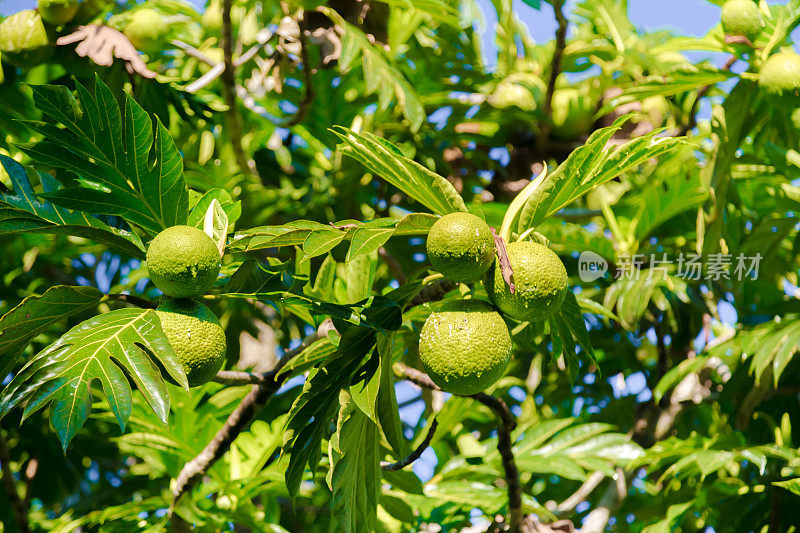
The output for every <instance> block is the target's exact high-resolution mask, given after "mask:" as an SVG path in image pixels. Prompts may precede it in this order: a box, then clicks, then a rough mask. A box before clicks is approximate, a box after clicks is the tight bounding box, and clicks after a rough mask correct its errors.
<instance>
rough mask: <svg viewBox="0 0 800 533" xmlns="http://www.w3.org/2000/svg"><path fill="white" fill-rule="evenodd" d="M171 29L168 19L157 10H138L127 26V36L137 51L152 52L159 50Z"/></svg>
mask: <svg viewBox="0 0 800 533" xmlns="http://www.w3.org/2000/svg"><path fill="white" fill-rule="evenodd" d="M168 29H169V27H168V26H167V21H166V19H165V18H164V17H163V16H162V15H161V13H159V12H158V11H156V10H155V9H149V8H143V9H137V10H136V11H135V12H134V13H133V15H132V16H131V20H130V21H129V22H128V24H127V25H126V26H125V31H124V32H123V33H125V36H126V37H127V38H128V40H129V41H130V42H131V44H132V45H133V46H135V47H136V49H137V50H142V51H143V52H152V51H155V50H157V49H158V48H159V46H160V45H161V44H162V43H161V41H162V39H163V37H164V35H166V33H167V31H168Z"/></svg>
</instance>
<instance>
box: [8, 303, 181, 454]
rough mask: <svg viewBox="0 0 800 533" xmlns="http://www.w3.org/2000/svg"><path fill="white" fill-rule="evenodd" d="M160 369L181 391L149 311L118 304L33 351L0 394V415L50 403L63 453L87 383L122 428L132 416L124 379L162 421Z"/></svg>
mask: <svg viewBox="0 0 800 533" xmlns="http://www.w3.org/2000/svg"><path fill="white" fill-rule="evenodd" d="M162 368H163V369H164V370H166V372H167V373H168V374H169V376H170V377H171V378H172V379H173V380H175V381H177V382H178V383H179V384H181V385H182V386H183V387H185V388H188V385H187V382H186V375H185V374H184V371H183V368H182V367H181V364H180V362H179V361H178V358H177V356H176V355H175V352H174V351H173V349H172V347H171V346H170V345H169V342H168V341H167V338H166V337H165V336H164V332H163V331H162V330H161V323H160V320H159V318H158V315H156V313H155V311H153V310H152V309H147V310H145V309H134V308H129V309H117V310H115V311H111V312H108V313H105V314H103V315H99V316H96V317H94V318H92V319H90V320H86V321H85V322H82V323H81V324H79V325H77V326H75V327H74V328H72V329H71V330H69V331H68V332H67V333H65V334H64V335H63V336H62V337H61V338H60V339H58V340H57V341H56V342H54V343H53V344H51V345H50V346H48V347H47V348H45V349H44V350H42V351H41V352H39V353H38V354H37V355H36V356H34V357H33V358H32V359H31V360H30V361H29V362H28V363H27V364H26V365H25V366H24V367H23V368H22V370H20V371H19V373H17V374H16V375H15V376H14V379H13V380H12V381H11V383H9V385H8V387H6V388H5V389H4V390H3V392H2V393H0V417H3V416H5V415H6V414H8V412H9V411H10V410H11V409H12V408H14V407H15V406H17V405H20V404H21V403H22V402H25V403H26V405H25V410H24V412H23V419H25V418H27V417H28V416H30V415H31V414H33V413H35V412H36V411H38V410H39V409H41V408H43V407H44V406H45V405H47V404H48V403H51V402H52V403H53V407H52V409H51V412H50V418H51V420H52V423H53V427H54V428H55V429H56V432H57V433H58V437H59V439H60V440H61V444H62V447H63V448H64V450H66V449H67V446H68V445H69V442H70V440H72V437H74V436H75V434H76V433H77V432H78V430H79V429H80V428H81V426H83V424H84V422H85V421H86V419H87V417H88V416H89V411H90V410H91V406H92V393H91V384H92V381H94V380H99V381H100V383H101V384H102V386H103V392H104V393H105V396H106V398H107V399H108V403H109V406H110V408H111V411H112V412H113V413H114V417H115V418H116V419H117V422H118V424H119V426H120V428H121V429H123V430H124V428H125V424H126V423H127V421H128V418H129V417H130V414H131V388H130V385H129V384H128V377H130V378H131V379H132V380H133V382H134V383H136V385H137V387H138V389H139V391H140V392H141V393H142V395H143V396H144V398H145V400H147V403H148V404H149V405H150V407H151V408H152V409H153V411H155V413H156V414H157V415H158V417H159V418H160V419H161V420H162V421H163V422H164V423H166V420H167V414H168V413H169V394H168V391H167V386H166V383H165V381H164V377H163V376H162V373H161V369H162Z"/></svg>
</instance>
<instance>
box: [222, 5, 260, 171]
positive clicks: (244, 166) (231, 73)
mask: <svg viewBox="0 0 800 533" xmlns="http://www.w3.org/2000/svg"><path fill="white" fill-rule="evenodd" d="M232 4H233V0H222V38H221V39H220V44H221V46H222V52H223V57H224V60H223V64H224V69H223V71H222V75H221V80H222V96H223V98H224V99H225V105H226V106H227V107H228V109H227V111H226V112H225V117H226V119H227V122H228V130H229V131H230V137H231V143H232V147H233V153H234V156H235V157H236V164H237V165H238V166H239V170H241V171H242V172H247V173H249V174H250V175H251V176H252V177H254V178H258V172H257V171H256V166H255V162H254V161H252V160H250V159H248V158H247V156H246V155H245V153H244V147H243V146H242V124H241V117H240V116H239V111H238V108H237V102H236V71H235V69H236V67H235V65H234V64H233V23H232V22H231V7H232Z"/></svg>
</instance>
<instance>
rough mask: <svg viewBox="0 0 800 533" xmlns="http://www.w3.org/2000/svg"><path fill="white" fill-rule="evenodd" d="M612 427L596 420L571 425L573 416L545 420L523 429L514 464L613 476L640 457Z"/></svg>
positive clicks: (572, 474)
mask: <svg viewBox="0 0 800 533" xmlns="http://www.w3.org/2000/svg"><path fill="white" fill-rule="evenodd" d="M612 429H613V426H610V425H608V424H600V423H589V424H578V425H575V421H574V420H573V419H562V420H549V421H546V422H543V423H541V424H539V425H537V426H535V427H532V428H529V429H528V430H527V431H525V432H524V434H523V437H522V439H521V440H520V441H519V442H518V443H517V445H516V448H515V455H516V456H517V464H518V465H519V467H520V468H521V469H523V470H527V471H531V472H536V473H540V474H556V475H558V476H561V477H565V478H569V479H575V480H583V479H585V477H586V475H587V470H600V471H602V472H603V473H605V474H606V475H608V476H613V475H614V467H615V466H625V465H627V464H629V463H630V462H631V461H633V460H635V459H638V458H640V457H641V456H642V454H643V451H642V448H641V447H640V446H639V445H638V444H636V443H634V442H632V441H631V440H630V438H629V437H628V436H626V435H624V434H622V433H614V432H612V431H611V430H612Z"/></svg>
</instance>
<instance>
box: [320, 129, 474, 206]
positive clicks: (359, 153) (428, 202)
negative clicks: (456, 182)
mask: <svg viewBox="0 0 800 533" xmlns="http://www.w3.org/2000/svg"><path fill="white" fill-rule="evenodd" d="M334 133H335V134H336V135H337V136H338V137H339V138H340V139H341V140H342V141H344V143H345V145H344V146H343V147H341V148H340V150H341V151H342V152H343V153H345V154H347V155H349V156H350V157H352V158H353V159H356V160H357V161H360V162H361V163H362V164H363V165H364V166H365V167H367V168H368V169H370V171H372V172H374V173H375V174H376V175H378V176H380V177H382V178H383V179H385V180H386V181H388V182H389V183H391V184H392V185H394V186H395V187H397V188H398V189H400V190H401V191H403V192H404V193H406V194H407V195H408V196H409V197H411V198H413V199H415V200H417V201H418V202H419V203H421V204H422V205H424V206H425V207H427V208H428V209H430V210H431V211H433V212H434V213H437V214H439V215H446V214H447V213H453V212H456V211H466V210H467V208H466V206H465V205H464V200H463V199H462V198H461V196H459V194H458V192H456V190H455V188H454V187H453V185H452V184H451V183H450V182H449V181H447V180H446V179H445V178H443V177H442V176H440V175H438V174H436V173H435V172H432V171H430V170H428V169H427V168H425V167H423V166H422V165H420V164H419V163H417V162H416V161H414V160H412V159H409V158H407V157H405V156H403V155H402V154H401V153H400V150H398V149H397V148H396V147H395V146H394V145H392V144H391V143H389V141H386V140H384V139H381V138H380V137H377V136H376V135H373V134H371V133H364V134H359V133H356V132H354V131H353V130H349V129H347V128H344V127H341V126H337V127H335V128H334Z"/></svg>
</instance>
